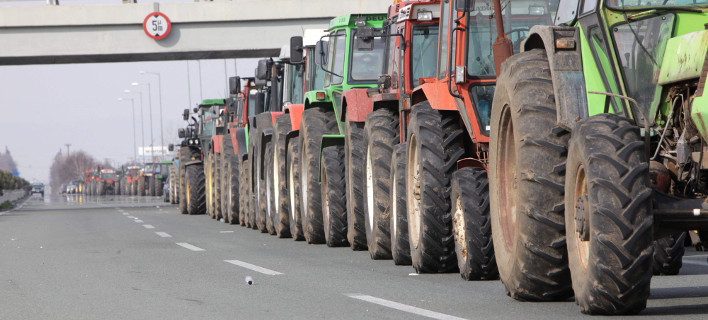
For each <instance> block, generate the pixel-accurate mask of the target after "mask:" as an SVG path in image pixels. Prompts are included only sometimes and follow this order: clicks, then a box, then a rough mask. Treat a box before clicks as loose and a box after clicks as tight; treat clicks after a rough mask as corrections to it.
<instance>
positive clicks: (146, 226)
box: [143, 224, 155, 229]
mask: <svg viewBox="0 0 708 320" xmlns="http://www.w3.org/2000/svg"><path fill="white" fill-rule="evenodd" d="M143 227H145V229H155V226H153V225H151V224H144V225H143Z"/></svg>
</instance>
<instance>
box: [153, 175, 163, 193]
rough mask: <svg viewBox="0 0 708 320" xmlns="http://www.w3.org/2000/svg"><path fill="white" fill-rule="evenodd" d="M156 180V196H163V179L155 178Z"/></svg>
mask: <svg viewBox="0 0 708 320" xmlns="http://www.w3.org/2000/svg"><path fill="white" fill-rule="evenodd" d="M153 179H154V180H155V183H154V184H155V196H157V197H161V196H162V187H163V186H162V180H160V179H157V178H153Z"/></svg>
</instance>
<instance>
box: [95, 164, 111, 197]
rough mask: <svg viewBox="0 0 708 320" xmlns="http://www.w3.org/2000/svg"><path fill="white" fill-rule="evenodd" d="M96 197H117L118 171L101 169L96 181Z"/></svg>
mask: <svg viewBox="0 0 708 320" xmlns="http://www.w3.org/2000/svg"><path fill="white" fill-rule="evenodd" d="M95 183H96V195H99V196H105V195H109V194H110V195H115V194H116V171H115V170H113V169H101V170H100V173H99V175H98V177H97V178H96V180H95Z"/></svg>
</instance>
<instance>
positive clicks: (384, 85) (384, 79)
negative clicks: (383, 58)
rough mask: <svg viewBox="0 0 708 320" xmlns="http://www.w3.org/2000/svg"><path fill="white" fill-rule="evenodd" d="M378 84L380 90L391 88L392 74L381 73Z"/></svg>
mask: <svg viewBox="0 0 708 320" xmlns="http://www.w3.org/2000/svg"><path fill="white" fill-rule="evenodd" d="M377 84H378V86H379V90H381V91H384V90H387V89H389V88H391V76H390V75H387V74H382V75H380V76H379V80H378V81H377Z"/></svg>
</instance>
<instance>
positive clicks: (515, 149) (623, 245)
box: [467, 0, 708, 314]
mask: <svg viewBox="0 0 708 320" xmlns="http://www.w3.org/2000/svg"><path fill="white" fill-rule="evenodd" d="M467 1H469V2H474V1H470V0H467ZM529 10H549V8H548V7H546V8H544V7H543V6H541V7H538V8H529ZM550 10H551V11H554V10H555V12H556V15H555V18H554V22H555V26H536V27H533V28H532V29H531V30H530V31H529V32H528V34H527V35H526V39H525V40H524V41H523V43H521V51H522V53H519V54H517V55H515V56H513V57H511V58H509V59H508V60H506V62H504V64H503V66H502V69H501V72H500V74H499V77H498V80H497V88H496V92H495V96H494V102H493V107H492V121H491V127H492V130H491V137H490V139H491V143H490V151H489V157H490V167H489V178H490V179H489V180H490V191H491V202H490V205H491V219H492V232H493V237H494V251H495V254H496V259H497V264H498V266H499V273H500V277H501V279H502V281H503V282H504V285H505V287H506V290H507V293H508V294H509V295H510V296H511V297H513V298H515V299H519V300H531V301H548V300H565V299H567V298H569V297H571V296H573V295H575V301H576V303H577V304H578V305H579V306H580V309H581V311H582V312H583V313H590V314H634V313H638V312H640V311H641V310H643V309H644V308H646V303H647V298H648V297H649V288H650V282H651V278H652V275H653V274H676V273H678V271H679V269H680V267H681V257H682V255H683V252H684V247H683V246H684V239H685V237H686V235H685V231H687V230H699V231H705V230H708V203H706V195H708V171H707V170H706V169H708V156H706V150H708V149H707V145H706V141H707V139H708V119H706V118H704V117H705V116H706V112H708V101H706V100H707V99H706V97H704V96H703V90H704V87H705V81H706V76H707V73H708V60H706V58H707V57H706V50H707V49H708V30H705V29H706V26H705V25H706V23H707V22H708V3H707V2H706V1H705V0H701V1H691V0H662V1H630V0H626V1H622V0H612V1H590V0H586V1H579V0H561V1H560V2H559V4H558V7H557V10H556V9H555V8H550Z"/></svg>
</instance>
